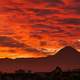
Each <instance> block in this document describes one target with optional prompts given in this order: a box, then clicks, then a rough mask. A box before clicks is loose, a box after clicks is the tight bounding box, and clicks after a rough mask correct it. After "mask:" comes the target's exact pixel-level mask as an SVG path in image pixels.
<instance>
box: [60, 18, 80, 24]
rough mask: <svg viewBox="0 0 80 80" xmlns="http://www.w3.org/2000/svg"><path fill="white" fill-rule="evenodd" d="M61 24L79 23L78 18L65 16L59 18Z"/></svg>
mask: <svg viewBox="0 0 80 80" xmlns="http://www.w3.org/2000/svg"><path fill="white" fill-rule="evenodd" d="M59 22H60V23H61V24H74V25H78V24H80V19H75V18H67V19H61V20H59Z"/></svg>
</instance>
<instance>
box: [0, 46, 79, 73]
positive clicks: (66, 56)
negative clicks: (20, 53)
mask: <svg viewBox="0 0 80 80" xmlns="http://www.w3.org/2000/svg"><path fill="white" fill-rule="evenodd" d="M57 66H60V67H61V68H62V69H64V70H69V69H76V68H80V53H79V52H78V51H76V50H75V49H74V48H72V47H70V46H67V47H64V48H63V49H61V50H60V51H59V52H57V53H56V54H55V55H53V56H48V57H46V58H38V59H34V58H18V59H15V60H12V59H0V71H4V72H13V71H15V70H17V69H23V70H26V71H27V70H32V71H33V72H47V71H51V70H53V69H54V68H55V67H57Z"/></svg>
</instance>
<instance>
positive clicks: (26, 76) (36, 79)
mask: <svg viewBox="0 0 80 80" xmlns="http://www.w3.org/2000/svg"><path fill="white" fill-rule="evenodd" d="M0 80H80V70H79V69H78V70H72V71H62V70H61V68H59V67H56V69H54V70H53V71H51V72H36V73H33V72H31V71H30V70H29V71H27V72H25V71H24V70H17V71H15V72H14V73H2V72H0Z"/></svg>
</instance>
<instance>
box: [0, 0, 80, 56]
mask: <svg viewBox="0 0 80 80" xmlns="http://www.w3.org/2000/svg"><path fill="white" fill-rule="evenodd" d="M79 44H80V1H79V0H6V1H4V0H0V54H1V55H0V57H2V58H4V57H9V58H18V57H45V56H48V55H53V54H55V53H56V51H58V50H59V49H60V48H61V47H63V46H67V45H71V46H74V47H75V48H77V49H78V50H79V49H80V47H79V46H80V45H79Z"/></svg>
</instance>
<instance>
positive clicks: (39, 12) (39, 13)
mask: <svg viewBox="0 0 80 80" xmlns="http://www.w3.org/2000/svg"><path fill="white" fill-rule="evenodd" d="M29 10H30V11H33V12H34V13H35V14H36V15H37V16H46V15H51V14H52V15H53V14H58V13H60V11H59V10H50V9H36V8H32V9H29Z"/></svg>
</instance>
